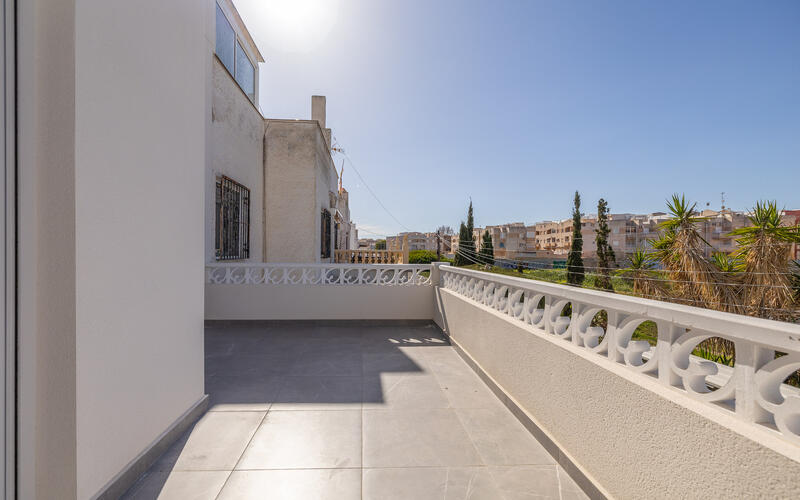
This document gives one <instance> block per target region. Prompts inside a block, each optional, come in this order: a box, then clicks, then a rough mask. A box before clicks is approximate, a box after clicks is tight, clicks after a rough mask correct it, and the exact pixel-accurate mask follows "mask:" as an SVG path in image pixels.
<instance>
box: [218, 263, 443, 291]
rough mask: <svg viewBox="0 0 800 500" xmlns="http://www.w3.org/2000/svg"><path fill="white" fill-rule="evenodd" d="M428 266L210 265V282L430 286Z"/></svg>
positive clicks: (225, 283)
mask: <svg viewBox="0 0 800 500" xmlns="http://www.w3.org/2000/svg"><path fill="white" fill-rule="evenodd" d="M430 276H431V266H430V265H405V264H396V265H391V264H387V265H368V264H362V265H358V264H257V263H255V264H250V263H245V264H240V263H226V264H212V265H208V266H206V282H207V283H208V284H211V285H243V284H244V285H338V286H349V285H377V286H430V285H431V277H430Z"/></svg>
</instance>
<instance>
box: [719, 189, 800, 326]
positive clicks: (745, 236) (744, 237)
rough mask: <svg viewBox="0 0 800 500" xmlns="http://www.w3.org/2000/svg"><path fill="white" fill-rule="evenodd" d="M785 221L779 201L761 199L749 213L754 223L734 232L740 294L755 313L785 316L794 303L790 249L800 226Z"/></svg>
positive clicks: (798, 237)
mask: <svg viewBox="0 0 800 500" xmlns="http://www.w3.org/2000/svg"><path fill="white" fill-rule="evenodd" d="M782 222H783V221H782V220H781V211H780V210H778V204H777V203H776V202H774V201H765V202H758V203H756V206H755V208H753V211H752V215H750V223H751V224H752V226H750V227H743V228H740V229H737V230H735V231H733V232H732V233H731V234H732V235H734V236H739V238H737V240H736V242H737V243H738V244H739V248H738V249H737V250H736V252H734V257H735V258H736V259H737V261H738V262H737V266H736V268H737V270H739V271H742V273H741V280H740V282H741V285H742V287H741V293H740V295H741V297H742V302H743V306H744V308H745V310H746V312H747V313H748V314H750V315H752V316H761V317H766V318H771V319H786V318H787V316H789V317H790V316H791V314H787V312H786V311H785V310H787V309H790V308H791V307H792V306H793V305H794V304H795V298H796V297H795V293H794V290H793V283H792V274H791V271H792V268H791V265H792V264H793V263H792V262H791V261H790V260H789V252H790V248H791V244H792V243H800V226H784V225H782ZM729 288H730V287H729Z"/></svg>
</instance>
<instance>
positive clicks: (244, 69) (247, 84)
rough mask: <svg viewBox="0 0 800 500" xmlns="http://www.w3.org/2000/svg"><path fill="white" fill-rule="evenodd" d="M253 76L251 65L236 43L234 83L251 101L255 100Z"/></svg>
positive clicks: (253, 71) (254, 73)
mask: <svg viewBox="0 0 800 500" xmlns="http://www.w3.org/2000/svg"><path fill="white" fill-rule="evenodd" d="M255 75H256V72H255V70H254V69H253V63H251V62H250V59H249V58H248V57H247V54H246V53H245V51H244V49H243V48H242V46H241V45H240V44H239V42H236V81H237V82H238V83H239V86H240V87H241V88H242V90H243V91H244V93H245V94H247V97H248V99H250V100H251V101H255V99H256V91H255Z"/></svg>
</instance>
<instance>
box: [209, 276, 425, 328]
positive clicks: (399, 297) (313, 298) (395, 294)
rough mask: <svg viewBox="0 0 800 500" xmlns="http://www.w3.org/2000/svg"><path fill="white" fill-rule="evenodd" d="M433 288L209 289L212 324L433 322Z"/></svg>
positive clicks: (299, 287)
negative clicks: (359, 321) (270, 321)
mask: <svg viewBox="0 0 800 500" xmlns="http://www.w3.org/2000/svg"><path fill="white" fill-rule="evenodd" d="M433 304H434V302H433V287H432V286H424V285H423V286H416V285H409V286H378V285H349V286H338V285H268V286H265V285H216V284H206V319H213V320H242V319H248V320H251V319H257V320H262V319H266V320H325V319H352V320H361V319H396V320H409V319H412V320H430V319H431V317H432V315H433Z"/></svg>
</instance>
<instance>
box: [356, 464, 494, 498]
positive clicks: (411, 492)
mask: <svg viewBox="0 0 800 500" xmlns="http://www.w3.org/2000/svg"><path fill="white" fill-rule="evenodd" d="M363 483H364V497H363V498H364V500H407V499H414V500H497V499H501V498H502V497H501V494H500V491H499V490H498V489H497V487H496V485H495V483H494V480H493V479H492V476H491V474H490V473H489V471H488V470H487V469H486V468H485V467H454V468H440V467H424V468H391V469H364V475H363Z"/></svg>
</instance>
